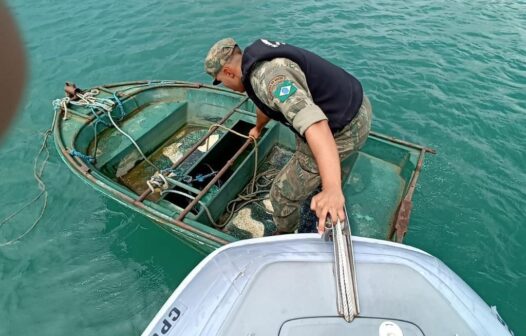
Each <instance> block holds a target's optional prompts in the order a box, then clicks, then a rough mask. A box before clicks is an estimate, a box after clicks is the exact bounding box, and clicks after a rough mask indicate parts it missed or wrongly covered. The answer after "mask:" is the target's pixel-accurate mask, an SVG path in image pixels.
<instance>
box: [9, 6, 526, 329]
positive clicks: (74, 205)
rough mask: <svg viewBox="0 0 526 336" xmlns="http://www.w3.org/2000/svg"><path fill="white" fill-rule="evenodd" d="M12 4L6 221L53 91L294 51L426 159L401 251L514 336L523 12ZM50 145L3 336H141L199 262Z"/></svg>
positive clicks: (16, 203)
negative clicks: (14, 34)
mask: <svg viewBox="0 0 526 336" xmlns="http://www.w3.org/2000/svg"><path fill="white" fill-rule="evenodd" d="M7 6H8V8H10V10H11V12H12V14H13V15H14V17H15V19H16V21H17V23H18V25H19V28H20V32H21V34H22V36H23V39H24V43H25V47H26V53H27V57H28V65H29V71H28V73H29V76H28V80H27V84H26V88H25V97H24V100H23V102H22V103H21V105H20V111H19V114H18V116H17V119H16V121H15V123H13V125H12V127H11V130H10V132H9V134H8V135H7V136H6V137H4V139H3V140H2V144H1V147H0V176H2V182H1V183H0V219H1V218H4V217H6V216H8V215H9V214H11V213H12V212H13V211H14V210H16V209H18V207H20V206H21V205H23V204H24V203H25V202H27V201H29V200H31V199H32V198H33V197H34V196H35V195H36V194H37V193H38V188H37V184H36V182H35V181H34V179H33V168H32V165H33V158H34V157H35V155H36V154H37V152H38V149H39V147H40V145H41V141H42V138H41V134H42V132H44V131H45V130H46V129H47V128H49V126H50V125H51V121H52V113H53V109H52V106H51V101H52V100H53V99H55V98H60V97H62V96H63V86H64V82H65V81H73V82H75V83H77V84H78V86H80V87H89V86H93V85H98V84H104V83H113V82H121V81H127V80H141V79H179V80H186V81H197V82H208V81H210V79H209V78H208V76H207V75H206V74H205V73H204V71H203V59H204V57H205V55H206V53H207V51H208V48H209V47H210V46H211V45H212V44H213V43H214V42H215V41H216V40H218V39H220V38H223V37H227V36H232V37H234V38H235V39H236V40H237V41H238V43H239V44H240V45H241V46H242V47H243V46H246V45H248V44H249V43H250V42H251V41H253V40H255V39H257V38H260V37H265V38H268V39H271V40H278V41H282V42H288V43H290V44H294V45H297V46H301V47H304V48H306V49H310V50H312V51H314V52H316V53H318V54H320V55H321V56H323V57H325V58H327V59H329V60H330V61H332V62H334V63H336V64H338V65H340V66H342V67H344V68H345V69H347V70H348V71H350V72H352V73H353V74H354V75H355V76H356V77H358V78H359V79H360V80H361V81H362V83H363V85H364V88H365V90H366V93H367V94H368V96H369V97H370V98H371V101H372V104H373V108H374V121H373V129H374V130H375V131H378V132H382V133H386V134H389V135H392V136H396V137H398V138H402V139H405V140H409V141H412V142H416V143H419V144H423V145H427V146H430V147H433V148H435V149H436V150H437V152H438V154H437V155H435V156H428V157H427V159H426V162H425V166H424V169H423V172H422V174H421V179H420V181H419V184H418V188H417V190H416V193H415V197H414V209H413V213H412V219H411V224H410V231H409V233H408V235H407V240H406V242H407V243H408V244H410V245H413V246H416V247H418V248H422V249H424V250H425V251H427V252H429V253H431V254H433V255H435V256H437V257H438V258H440V259H441V260H443V261H444V262H445V263H446V264H447V265H448V266H449V267H451V268H452V269H453V270H454V271H455V272H457V273H458V274H459V275H460V276H461V277H462V278H463V279H464V280H465V281H466V282H467V283H468V284H469V285H471V286H472V287H473V288H474V289H475V290H476V291H477V292H478V293H479V294H480V295H481V296H482V298H483V299H484V300H485V301H486V302H487V303H488V304H490V305H496V306H497V308H498V311H499V312H500V314H501V315H502V317H503V318H504V319H505V320H506V321H507V322H508V324H509V325H510V327H511V328H512V329H513V330H514V331H515V333H516V335H524V334H526V322H525V321H526V309H525V308H524V303H525V302H526V215H525V210H526V168H525V166H526V150H525V147H526V140H525V139H526V48H525V46H526V2H524V1H478V0H475V1H393V0H385V1H379V0H373V1H367V2H363V1H354V2H351V1H346V0H327V1H312V0H305V1H276V0H269V1H252V0H245V1H241V0H237V1H211V0H209V1H188V0H179V1H159V0H154V1H139V0H127V1H58V0H42V1H27V0H8V1H7ZM49 145H50V147H51V148H50V149H51V156H50V159H49V161H48V164H47V166H46V168H45V171H44V177H43V179H44V182H45V184H46V188H47V191H48V193H49V198H48V204H47V208H46V211H45V213H44V216H43V218H42V220H41V221H40V223H39V224H38V225H37V226H36V227H35V228H34V229H33V230H32V231H31V232H30V233H29V234H28V235H26V236H25V237H24V238H23V239H22V240H20V241H18V242H16V243H14V244H11V245H8V246H4V247H0V335H40V336H45V335H53V336H55V335H69V334H74V335H137V334H139V333H140V332H141V331H142V330H143V329H144V328H145V327H146V325H147V324H148V322H149V321H150V320H151V318H152V317H153V316H154V315H155V313H156V312H157V310H158V309H159V308H160V306H161V305H162V304H163V303H164V302H165V300H166V299H167V298H168V296H169V295H170V294H171V293H172V291H173V290H174V289H175V288H176V286H177V285H178V283H179V282H180V281H181V280H182V279H183V278H184V276H185V275H186V274H187V273H188V272H189V271H190V270H191V269H192V268H193V267H194V266H195V265H196V264H197V263H198V262H199V260H201V259H202V257H203V256H202V255H199V254H197V253H196V252H195V251H193V250H191V249H189V248H188V247H186V246H185V245H182V244H181V243H179V242H178V241H177V240H176V239H174V238H173V237H172V236H171V235H169V234H168V233H167V232H165V231H164V230H162V229H161V228H159V227H158V226H157V225H154V224H152V223H151V222H150V221H149V220H148V219H147V218H145V217H143V216H141V215H138V214H136V213H133V212H130V211H128V210H127V209H126V208H124V207H123V206H121V205H119V204H117V203H116V202H113V201H111V200H109V199H108V198H106V197H103V196H102V195H101V194H99V193H98V192H96V191H95V190H94V189H92V188H90V187H89V186H88V185H86V184H84V183H83V182H82V181H81V180H80V179H79V178H77V177H76V176H74V175H73V174H72V173H71V172H70V171H69V170H68V169H67V168H66V166H65V165H64V164H63V162H61V160H60V159H59V157H58V155H57V153H56V151H55V149H54V147H53V144H52V142H51V141H50V143H49ZM41 202H42V199H41V200H40V202H37V203H35V204H34V205H32V206H31V207H29V208H28V209H26V210H25V211H23V212H21V213H20V214H19V215H18V216H17V217H16V218H14V219H13V220H12V221H10V222H7V223H5V224H2V225H0V244H2V243H4V242H7V241H9V240H12V239H14V238H16V237H17V236H19V235H20V234H22V233H23V232H25V231H26V230H27V229H28V228H29V227H30V226H31V224H32V223H33V222H34V220H35V218H36V217H37V216H38V214H39V210H40V205H41V204H42V203H41ZM318 285H319V284H315V283H313V284H312V286H313V289H315V288H316V286H318ZM430 304H431V303H430Z"/></svg>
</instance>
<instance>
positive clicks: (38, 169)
mask: <svg viewBox="0 0 526 336" xmlns="http://www.w3.org/2000/svg"><path fill="white" fill-rule="evenodd" d="M53 105H55V104H53ZM56 118H57V114H55V116H54V117H53V122H52V124H51V128H49V129H48V130H46V131H45V132H44V133H43V134H42V136H43V140H42V145H41V146H40V150H39V151H38V153H37V155H36V156H35V158H34V160H33V176H34V178H35V180H36V181H37V184H38V189H39V190H40V192H39V193H38V194H37V195H36V196H35V197H34V198H33V199H32V200H31V201H29V202H28V203H26V204H25V205H24V206H22V207H21V208H19V209H18V210H16V211H15V212H13V213H12V214H11V215H9V216H7V217H6V218H4V219H3V220H2V221H1V222H0V227H2V226H3V225H4V224H5V223H7V222H9V221H10V220H11V219H13V218H14V217H16V216H17V215H18V214H19V213H20V212H22V210H24V209H26V208H27V207H29V206H30V205H31V204H33V203H35V202H36V201H37V200H38V199H40V198H41V197H42V196H44V201H43V202H42V207H41V208H40V213H39V215H38V217H37V218H36V219H35V222H33V224H32V225H31V226H30V227H29V228H28V229H27V230H26V231H25V232H24V233H22V234H21V235H19V236H18V237H16V238H14V239H11V240H9V241H6V242H3V243H0V247H4V246H8V245H11V244H13V243H15V242H17V241H19V240H21V239H22V238H24V237H25V236H26V235H27V234H29V233H30V232H31V231H32V230H33V229H34V228H35V227H36V226H37V224H38V223H39V222H40V220H41V219H42V216H44V212H45V210H46V207H47V199H48V192H47V190H46V185H45V183H44V181H43V180H42V175H43V173H44V168H45V166H46V163H47V161H48V159H49V149H48V147H47V140H48V138H49V136H50V135H51V133H53V128H54V127H55V123H56ZM44 150H45V152H46V155H45V158H44V160H43V161H42V163H41V164H40V166H39V165H38V158H39V157H40V156H41V154H42V153H43V152H44Z"/></svg>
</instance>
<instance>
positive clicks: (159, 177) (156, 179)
mask: <svg viewBox="0 0 526 336" xmlns="http://www.w3.org/2000/svg"><path fill="white" fill-rule="evenodd" d="M146 184H147V185H148V188H149V189H150V191H151V192H152V194H153V193H155V192H156V191H159V192H161V194H162V191H163V190H166V189H168V188H170V184H169V183H168V181H167V180H166V177H164V175H163V174H162V173H160V172H158V171H157V172H155V174H154V175H153V176H152V177H150V180H149V181H146Z"/></svg>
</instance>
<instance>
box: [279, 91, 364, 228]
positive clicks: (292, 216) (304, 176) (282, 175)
mask: <svg viewBox="0 0 526 336" xmlns="http://www.w3.org/2000/svg"><path fill="white" fill-rule="evenodd" d="M371 119H372V107H371V103H370V102H369V99H368V98H367V97H366V96H365V95H364V97H363V103H362V105H361V106H360V110H359V111H358V114H357V115H356V116H355V117H354V119H353V120H352V121H351V122H350V123H349V124H348V125H347V126H345V127H344V128H343V129H342V130H341V131H339V132H337V133H336V134H334V140H335V141H336V146H337V147H338V153H339V155H340V162H341V161H343V160H344V159H346V158H348V157H349V156H350V155H351V154H353V153H355V152H357V151H358V150H359V149H360V148H362V147H363V145H364V144H365V141H366V140H367V136H368V135H369V131H370V130H371ZM342 178H343V174H342ZM320 183H321V178H320V174H319V171H318V166H317V164H316V160H315V159H314V156H313V154H312V151H311V150H310V148H309V145H308V144H307V143H306V142H305V141H303V140H302V139H300V138H299V137H296V152H295V153H294V155H293V156H292V158H291V159H290V161H289V162H288V163H287V165H286V166H285V167H283V169H282V170H281V171H280V172H279V174H278V175H277V176H276V179H275V180H274V183H273V184H272V187H271V189H270V202H271V203H272V207H273V209H274V213H273V219H274V223H275V224H276V227H277V231H278V232H279V233H292V232H294V231H295V230H296V229H297V228H298V226H299V224H300V210H301V204H302V203H303V201H304V200H305V199H307V197H309V196H310V194H312V193H313V192H314V191H315V190H316V189H317V188H318V187H319V185H320Z"/></svg>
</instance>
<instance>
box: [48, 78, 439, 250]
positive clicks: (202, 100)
mask: <svg viewBox="0 0 526 336" xmlns="http://www.w3.org/2000/svg"><path fill="white" fill-rule="evenodd" d="M91 90H96V91H93V92H94V93H96V96H95V97H97V98H99V99H113V100H114V101H115V102H116V104H115V106H114V108H113V110H112V111H111V115H112V119H114V120H113V121H114V122H115V123H116V124H117V125H118V126H119V129H120V131H119V130H118V129H117V128H116V127H114V126H113V125H112V121H111V120H110V118H109V116H108V115H107V113H104V112H103V111H102V110H97V109H91V108H88V107H86V106H78V105H73V104H67V105H66V106H65V107H64V105H62V108H60V109H57V110H56V112H55V123H54V139H55V144H56V147H57V149H58V152H59V154H60V155H61V157H62V159H63V160H64V162H65V163H66V164H67V165H68V167H69V168H70V169H71V170H72V171H73V172H74V173H75V174H77V175H78V176H79V177H80V178H81V179H82V180H83V181H85V182H86V183H88V184H89V185H90V186H92V187H93V188H95V189H96V190H98V191H100V192H102V193H103V194H105V195H107V196H108V197H110V198H112V199H114V200H116V201H117V202H119V203H121V204H123V205H125V206H126V207H128V208H130V209H132V210H134V211H137V212H139V213H141V214H143V215H145V216H147V217H149V218H151V219H152V220H153V221H154V222H156V223H159V224H160V225H161V226H162V227H163V228H165V229H167V230H168V231H170V232H171V233H173V234H175V236H176V237H178V238H179V239H181V240H183V241H185V242H186V243H188V244H189V245H191V246H192V247H194V248H196V249H198V250H199V251H202V252H204V253H209V252H211V251H212V250H214V249H216V248H217V247H219V246H221V245H224V244H227V243H229V242H232V241H235V240H238V239H240V238H243V235H236V234H232V232H233V231H232V230H228V229H226V228H228V227H229V226H225V227H224V228H218V226H216V225H217V224H216V223H215V222H216V221H220V220H221V219H222V218H225V209H226V208H227V206H228V204H229V203H230V201H232V200H233V199H235V198H236V197H237V195H238V194H239V193H240V192H242V191H243V189H244V188H245V187H246V186H247V185H248V184H249V183H251V180H252V177H253V174H254V171H255V170H256V171H258V172H259V169H260V168H261V167H264V166H266V165H268V162H270V161H269V160H271V159H269V157H272V155H274V154H275V153H276V152H277V151H278V152H280V153H290V152H292V151H293V149H294V147H295V139H294V135H293V134H292V132H290V130H288V129H287V128H286V127H284V126H282V125H281V124H279V123H276V122H270V123H269V124H268V125H267V127H266V128H265V131H264V133H263V135H262V136H261V138H260V139H258V143H257V148H256V146H254V145H253V144H252V143H251V142H250V141H248V140H247V139H245V138H242V137H240V136H237V135H235V134H233V133H231V132H228V131H226V130H225V129H226V128H228V129H233V130H236V131H238V132H239V133H242V134H247V133H248V130H249V129H250V128H251V127H252V126H253V124H254V122H255V106H254V105H253V103H252V102H251V101H250V100H248V99H247V97H246V96H245V95H242V94H238V93H235V92H232V91H229V90H226V89H222V88H216V87H211V86H206V85H201V84H194V83H186V82H178V81H143V82H129V83H120V84H112V85H104V86H99V87H96V88H93V89H91ZM89 91H90V90H85V91H84V92H89ZM215 124H222V126H221V127H219V128H217V126H216V127H214V125H215ZM216 128H217V130H216ZM121 131H122V132H121ZM123 132H124V133H125V134H126V136H125V135H124V134H123ZM128 137H130V138H131V139H133V140H134V142H135V143H136V145H137V146H138V147H139V148H140V149H141V152H142V154H144V155H145V156H146V158H148V160H145V159H144V158H143V156H142V154H141V153H140V152H139V151H138V150H137V148H136V146H135V145H134V144H133V143H132V141H131V140H130V139H129V138H128ZM206 138H209V139H208V140H205V139H206ZM203 146H204V147H203ZM429 151H432V150H430V149H427V148H425V147H421V146H418V145H414V144H411V143H407V142H404V141H400V140H397V139H394V138H390V137H386V136H383V135H380V134H374V133H372V134H371V135H370V136H369V139H368V140H367V143H366V145H365V146H364V148H363V149H362V150H361V151H360V152H359V153H358V154H357V155H353V156H352V157H350V158H349V159H347V160H346V161H345V162H343V163H342V172H343V174H342V175H343V190H344V194H345V197H346V206H347V210H348V215H349V217H350V221H351V227H352V229H353V234H354V235H358V236H365V237H372V238H383V239H389V240H397V241H399V242H401V241H402V239H403V237H404V235H405V233H406V231H407V226H408V222H409V215H410V211H411V197H412V195H413V192H414V189H415V185H416V182H417V179H418V175H419V172H420V169H421V167H422V162H423V158H424V154H425V153H426V152H429ZM92 159H96V161H93V160H92ZM150 163H151V164H150ZM206 167H209V168H206ZM278 168H279V167H278ZM158 169H159V170H165V174H163V176H167V179H168V181H166V182H167V185H169V186H170V188H173V190H176V192H175V193H164V194H163V196H160V195H159V193H157V192H154V193H152V192H151V191H150V189H149V187H148V185H147V183H146V182H147V181H149V180H150V178H151V176H152V175H153V174H154V173H155V172H156V170H158ZM207 169H209V170H207ZM261 169H262V168H261ZM167 171H169V172H170V173H171V174H168V173H167ZM207 173H208V174H207ZM192 178H193V181H191V182H190V180H191V179H192ZM213 179H216V181H215V182H214V181H212V180H213ZM212 182H213V183H212ZM185 195H186V196H185ZM188 195H190V196H188ZM195 199H197V200H195ZM231 227H232V226H230V228H231ZM258 230H259V231H258V233H250V232H249V233H250V234H248V235H245V237H250V236H261V235H266V234H269V232H270V229H268V228H263V229H258Z"/></svg>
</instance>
